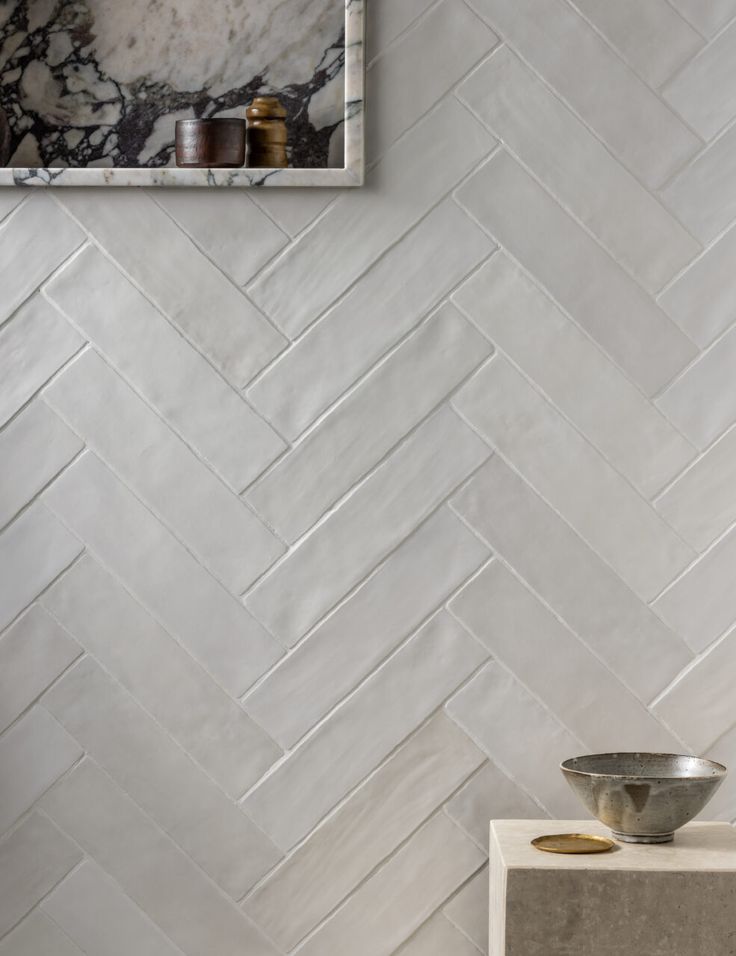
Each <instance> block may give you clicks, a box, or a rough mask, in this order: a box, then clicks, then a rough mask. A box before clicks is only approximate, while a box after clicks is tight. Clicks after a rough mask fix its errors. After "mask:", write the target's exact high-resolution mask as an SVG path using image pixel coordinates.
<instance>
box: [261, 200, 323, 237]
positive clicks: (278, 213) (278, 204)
mask: <svg viewBox="0 0 736 956" xmlns="http://www.w3.org/2000/svg"><path fill="white" fill-rule="evenodd" d="M339 195H340V193H339V192H337V191H335V190H332V189H299V188H295V189H267V190H265V191H261V190H258V191H256V193H255V195H253V196H252V197H250V198H252V199H253V202H254V203H255V204H256V205H257V206H258V207H259V208H260V209H262V210H263V211H264V212H265V213H266V215H267V216H268V217H269V218H270V219H272V220H273V221H274V222H275V223H276V225H277V226H278V227H279V228H280V229H281V230H283V231H284V232H285V233H287V234H288V235H289V236H296V235H298V234H299V233H300V232H301V231H302V229H306V228H307V226H308V225H309V224H310V223H311V222H313V221H314V220H315V219H316V218H317V216H319V214H320V213H322V212H324V211H325V209H326V208H327V206H329V204H330V203H331V202H332V201H333V200H334V199H335V197H336V196H339Z"/></svg>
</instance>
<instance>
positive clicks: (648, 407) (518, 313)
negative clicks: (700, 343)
mask: <svg viewBox="0 0 736 956" xmlns="http://www.w3.org/2000/svg"><path fill="white" fill-rule="evenodd" d="M453 301H454V302H455V304H456V305H457V306H459V307H460V308H461V309H462V310H463V311H464V312H465V314H466V315H468V316H469V317H470V318H471V319H472V320H473V322H475V324H476V325H477V326H478V327H479V328H480V329H481V331H483V332H484V333H485V334H486V335H487V336H488V337H489V339H490V340H491V341H492V342H494V343H495V344H496V346H497V347H498V348H499V349H500V350H501V351H502V352H504V353H505V354H506V355H507V356H508V357H509V358H510V359H511V360H512V361H513V362H514V363H515V364H516V365H517V366H518V367H519V368H521V370H522V371H523V372H524V374H525V375H527V376H528V378H529V379H531V381H532V382H534V384H535V386H536V387H537V388H538V389H540V390H541V391H542V392H544V393H545V394H546V395H547V397H548V398H549V399H550V401H551V402H552V403H553V404H554V405H555V406H556V407H557V408H558V409H559V410H560V411H561V412H562V413H563V414H564V415H565V416H566V417H567V418H568V419H569V420H570V421H571V422H572V423H573V425H575V427H576V428H577V429H579V431H581V432H582V433H583V435H585V437H586V438H588V439H589V440H590V441H591V442H592V444H593V445H594V446H595V447H596V448H597V449H598V450H599V451H600V452H601V453H602V454H603V456H604V457H605V458H606V459H607V460H608V461H609V462H610V463H611V464H612V465H613V466H614V467H615V468H616V469H617V470H618V471H620V472H621V473H622V474H623V475H624V477H626V478H628V480H629V481H630V482H631V483H632V484H633V485H635V487H637V488H638V489H639V491H640V492H641V493H642V494H643V495H645V496H647V497H649V496H650V495H652V494H654V493H655V492H657V491H659V490H660V489H661V488H663V487H664V486H665V485H666V484H667V483H668V482H669V481H671V480H672V478H674V476H675V475H676V474H678V473H679V472H680V471H681V470H682V469H683V468H684V467H685V465H686V464H687V463H688V461H690V460H691V459H692V458H693V457H694V456H695V454H696V451H695V449H694V448H693V446H692V445H690V443H689V442H688V441H687V440H686V439H685V438H684V437H683V436H682V435H681V434H680V433H679V432H678V431H677V429H675V428H674V427H673V426H672V425H671V424H670V423H669V422H668V421H667V419H666V418H665V417H664V416H663V415H662V414H661V412H659V411H658V410H657V409H656V408H655V407H654V406H653V405H652V404H651V402H649V401H647V399H646V398H645V397H644V396H643V395H642V394H641V392H640V391H639V389H637V388H636V387H635V386H634V385H632V384H631V382H629V380H628V379H627V378H626V377H625V376H624V375H623V374H622V373H621V371H620V370H619V369H618V368H616V366H615V365H614V364H613V362H611V361H610V359H609V358H607V356H606V355H605V354H604V353H603V352H601V350H600V349H598V348H597V347H596V346H595V345H594V343H593V342H591V341H590V339H589V338H588V337H587V336H586V335H585V334H584V333H583V332H582V331H581V330H580V329H579V328H578V327H577V326H576V325H575V323H574V322H571V321H570V319H568V318H567V316H565V314H564V313H563V312H561V311H560V310H559V309H558V308H557V307H556V306H555V304H554V303H553V302H552V301H551V299H549V298H548V297H547V296H546V295H544V293H543V292H542V291H541V289H539V288H538V286H536V285H534V283H533V282H532V281H531V279H529V277H528V276H526V275H525V274H524V272H522V270H521V269H520V268H519V267H518V266H517V265H515V263H513V262H512V261H511V260H510V259H509V258H508V256H506V255H505V254H504V253H502V252H501V253H498V254H497V255H494V256H493V257H492V258H491V260H490V262H488V263H487V264H486V265H485V266H483V268H481V269H480V270H479V271H478V272H477V273H476V274H475V275H474V276H473V277H472V278H471V279H469V280H468V281H467V282H466V283H465V284H464V285H463V286H461V287H460V289H458V291H457V292H456V293H455V294H454V295H453Z"/></svg>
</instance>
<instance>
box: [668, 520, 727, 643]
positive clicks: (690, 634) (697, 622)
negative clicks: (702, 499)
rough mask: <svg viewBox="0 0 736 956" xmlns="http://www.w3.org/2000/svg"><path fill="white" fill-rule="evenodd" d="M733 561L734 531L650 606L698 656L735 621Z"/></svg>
mask: <svg viewBox="0 0 736 956" xmlns="http://www.w3.org/2000/svg"><path fill="white" fill-rule="evenodd" d="M734 562H736V530H733V531H730V532H729V533H728V535H727V536H726V537H725V538H723V539H722V540H721V541H719V542H718V544H717V545H715V547H713V548H711V550H710V551H708V552H707V554H705V555H703V557H702V558H700V560H699V561H698V562H697V564H695V565H693V567H692V568H690V570H689V571H688V572H687V574H685V575H683V577H681V578H680V579H679V581H676V582H675V584H673V586H672V587H671V588H669V590H667V591H665V593H664V594H663V595H662V596H661V597H660V598H659V599H658V600H657V601H656V602H655V603H654V605H653V606H654V608H655V610H656V611H657V613H658V614H659V615H661V617H662V618H663V620H664V621H666V622H667V624H669V626H670V627H671V628H672V629H673V630H675V631H676V632H677V633H678V634H682V636H683V637H684V638H685V640H686V641H687V642H688V644H689V645H690V647H692V649H693V650H694V651H696V652H698V653H699V652H700V651H703V650H705V648H706V647H707V646H708V645H709V644H710V643H711V642H712V641H714V640H715V639H716V638H717V637H720V635H721V634H723V633H724V631H725V630H726V629H727V628H729V627H730V626H731V624H733V622H734V620H736V589H734V586H733V569H734Z"/></svg>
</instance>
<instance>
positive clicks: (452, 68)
mask: <svg viewBox="0 0 736 956" xmlns="http://www.w3.org/2000/svg"><path fill="white" fill-rule="evenodd" d="M498 42H499V40H498V37H497V36H496V34H495V33H493V31H492V30H490V29H489V28H488V27H487V26H486V24H485V23H483V21H482V20H479V19H478V17H476V16H475V14H474V13H472V12H471V11H470V9H469V8H468V7H467V6H466V5H465V4H464V3H463V2H462V0H441V2H440V3H439V5H437V6H435V7H433V8H432V9H431V10H429V12H428V13H427V15H426V16H424V17H422V18H421V19H420V20H419V21H417V23H415V24H414V25H413V26H412V27H411V28H410V29H409V30H408V31H407V32H406V33H405V34H404V35H403V36H402V37H401V38H400V39H399V40H398V41H397V42H396V43H393V44H392V45H391V47H390V48H389V49H388V50H386V51H385V52H384V53H383V55H382V56H380V57H379V59H377V60H376V61H375V62H374V63H373V65H372V66H371V68H370V69H369V70H368V73H367V75H366V95H367V97H369V99H370V103H371V108H370V110H368V111H367V113H366V134H365V135H366V158H367V160H368V162H369V163H371V162H373V161H374V160H375V159H377V158H378V157H379V156H380V155H381V154H382V153H384V152H385V151H386V149H387V148H388V147H389V146H390V145H391V144H392V143H393V142H394V141H395V140H396V139H398V137H399V136H400V135H401V134H402V133H404V132H405V131H406V130H407V129H409V128H410V127H411V126H412V125H413V124H414V123H415V122H416V121H417V120H418V119H419V118H420V116H422V115H423V114H424V113H426V111H427V110H428V109H430V108H431V107H432V106H434V104H435V103H436V102H437V101H438V100H439V99H440V98H441V97H442V96H443V95H444V94H445V92H446V91H447V90H448V89H451V88H452V87H453V86H455V84H456V83H458V82H459V81H460V80H461V79H462V78H463V77H464V76H465V75H466V74H467V72H468V71H469V70H470V69H471V67H472V66H473V64H475V63H477V62H478V60H480V59H481V57H483V56H484V54H486V53H488V51H489V50H492V49H493V47H494V46H496V44H497V43H498ZM448 50H452V56H447V51H448Z"/></svg>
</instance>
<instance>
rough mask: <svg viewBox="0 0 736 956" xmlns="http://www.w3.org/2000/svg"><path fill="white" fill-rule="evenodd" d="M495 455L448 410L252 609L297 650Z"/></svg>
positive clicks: (256, 594) (367, 485) (286, 564)
mask: <svg viewBox="0 0 736 956" xmlns="http://www.w3.org/2000/svg"><path fill="white" fill-rule="evenodd" d="M489 454H490V450H489V449H488V447H487V446H486V445H485V444H484V443H483V442H482V441H481V440H480V438H478V437H477V436H476V435H475V434H474V433H473V432H472V431H471V430H470V429H469V428H468V427H467V426H466V425H464V424H463V423H462V422H461V420H460V419H459V418H458V416H457V415H455V413H454V412H452V411H451V410H450V409H449V408H443V409H441V410H440V411H439V412H438V413H437V414H436V415H434V416H433V417H432V418H431V419H429V421H427V422H425V423H424V424H423V425H422V426H421V427H420V428H419V429H417V431H415V432H414V433H413V434H412V435H411V436H410V437H409V439H408V440H407V441H406V442H405V443H404V444H403V445H401V447H400V448H398V449H397V450H396V451H395V452H394V453H393V454H392V455H391V456H390V457H389V458H388V459H387V460H386V461H385V462H384V463H383V464H382V465H381V467H380V468H378V469H377V470H376V471H375V472H374V473H373V474H372V475H371V476H370V478H369V479H368V480H367V481H366V482H364V483H363V484H362V485H361V486H360V487H359V488H358V490H357V491H355V492H354V493H353V494H352V495H351V496H350V497H349V498H348V499H347V501H346V502H345V503H344V504H343V505H342V507H341V508H339V509H338V510H337V511H336V512H335V513H334V514H332V515H331V516H330V517H329V518H328V520H326V521H325V522H323V523H322V524H320V525H319V527H318V528H317V529H316V530H315V531H314V532H313V533H312V534H311V535H310V536H309V537H307V538H306V539H305V540H304V542H303V543H302V544H301V545H300V546H299V547H298V548H296V550H294V551H292V552H291V553H290V554H289V555H287V557H286V559H285V560H284V561H283V562H282V563H281V564H279V565H278V566H277V567H276V568H275V569H274V570H273V571H271V572H270V573H269V574H268V575H267V576H266V577H265V578H264V579H263V580H262V581H261V582H259V583H258V584H257V585H256V587H255V588H253V589H252V590H251V591H250V593H249V595H248V597H247V600H246V605H247V607H248V608H249V609H250V610H251V612H252V613H253V614H254V615H255V616H256V617H257V618H258V619H259V620H261V621H263V622H264V624H266V626H267V627H268V628H269V630H270V631H271V632H272V633H273V634H276V635H277V636H278V637H279V638H280V639H281V640H283V641H284V642H285V643H288V644H290V645H292V644H294V643H296V641H297V640H298V639H299V638H300V637H301V636H302V635H303V634H304V633H306V631H307V630H308V629H309V628H310V627H311V626H312V625H314V624H316V623H317V621H318V620H319V619H320V617H322V615H323V614H325V613H326V612H327V611H329V610H330V608H331V607H333V606H334V605H335V603H336V602H337V601H338V600H339V599H340V598H341V597H343V596H344V595H345V594H346V593H347V591H348V590H349V589H350V588H352V587H353V586H354V585H356V584H358V583H359V582H360V580H361V578H363V577H364V576H365V575H366V574H367V573H368V572H369V571H371V570H372V568H374V567H375V566H376V565H377V564H378V562H379V561H380V560H381V559H382V558H384V557H385V556H386V555H387V554H388V553H389V552H390V551H391V549H392V548H393V547H395V546H396V545H397V544H399V543H400V542H401V540H402V539H403V538H405V537H406V536H407V535H408V534H409V533H410V532H411V531H412V530H413V529H414V528H415V527H416V526H417V524H419V522H421V520H422V519H423V518H425V517H426V516H427V515H428V514H429V513H430V512H431V511H432V510H433V509H434V508H435V507H436V506H437V505H438V504H439V503H440V502H441V501H442V500H443V499H444V498H445V497H446V496H447V495H449V494H450V493H451V491H452V490H453V489H454V488H455V487H456V486H457V485H458V484H459V483H460V482H461V481H462V480H463V479H464V478H466V477H467V476H468V475H469V474H470V473H471V472H472V471H474V470H475V469H476V468H477V467H478V466H479V465H480V464H481V463H482V462H483V461H484V460H485V458H487V457H488V455H489Z"/></svg>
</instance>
